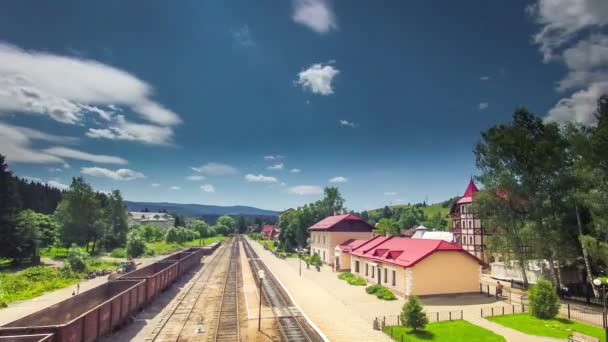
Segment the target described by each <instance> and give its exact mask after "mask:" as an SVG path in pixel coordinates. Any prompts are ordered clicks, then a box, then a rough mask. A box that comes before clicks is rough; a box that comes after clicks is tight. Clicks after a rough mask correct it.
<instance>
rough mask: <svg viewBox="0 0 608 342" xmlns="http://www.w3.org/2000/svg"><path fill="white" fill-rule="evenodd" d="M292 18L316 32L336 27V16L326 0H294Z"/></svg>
mask: <svg viewBox="0 0 608 342" xmlns="http://www.w3.org/2000/svg"><path fill="white" fill-rule="evenodd" d="M292 19H293V21H295V22H296V23H298V24H302V25H304V26H306V27H308V28H310V29H311V30H313V31H315V32H317V33H327V32H329V31H330V30H332V29H337V28H338V25H337V23H336V16H335V15H334V13H333V11H332V9H331V8H330V6H329V3H328V1H326V0H295V1H294V2H293V16H292Z"/></svg>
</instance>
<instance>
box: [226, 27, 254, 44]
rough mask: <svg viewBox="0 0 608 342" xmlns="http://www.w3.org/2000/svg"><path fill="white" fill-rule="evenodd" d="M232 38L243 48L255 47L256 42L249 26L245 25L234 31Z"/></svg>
mask: <svg viewBox="0 0 608 342" xmlns="http://www.w3.org/2000/svg"><path fill="white" fill-rule="evenodd" d="M232 38H233V39H234V41H235V42H236V43H237V44H239V45H240V46H242V47H253V46H255V41H254V40H253V37H252V36H251V30H250V29H249V26H248V25H243V26H241V27H239V28H238V29H235V30H232Z"/></svg>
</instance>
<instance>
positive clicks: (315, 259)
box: [310, 253, 323, 266]
mask: <svg viewBox="0 0 608 342" xmlns="http://www.w3.org/2000/svg"><path fill="white" fill-rule="evenodd" d="M310 264H311V265H313V266H321V265H323V262H322V261H321V256H319V253H315V254H313V255H312V256H311V257H310Z"/></svg>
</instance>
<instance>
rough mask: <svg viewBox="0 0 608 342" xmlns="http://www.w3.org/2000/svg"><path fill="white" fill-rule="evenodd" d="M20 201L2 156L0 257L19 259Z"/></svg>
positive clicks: (0, 172) (0, 179) (0, 168)
mask: <svg viewBox="0 0 608 342" xmlns="http://www.w3.org/2000/svg"><path fill="white" fill-rule="evenodd" d="M19 207H20V201H19V196H18V193H17V187H16V184H15V180H14V179H13V176H12V173H11V171H10V170H9V169H8V165H6V163H5V162H4V156H3V155H0V257H2V258H8V259H13V260H15V259H19V258H20V251H19V249H18V248H17V245H16V243H15V241H16V240H17V236H16V234H17V210H19Z"/></svg>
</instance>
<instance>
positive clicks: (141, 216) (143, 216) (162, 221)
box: [127, 211, 175, 229]
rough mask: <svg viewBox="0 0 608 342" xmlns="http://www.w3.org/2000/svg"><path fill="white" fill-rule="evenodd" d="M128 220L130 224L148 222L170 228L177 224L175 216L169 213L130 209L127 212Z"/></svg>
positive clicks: (148, 223)
mask: <svg viewBox="0 0 608 342" xmlns="http://www.w3.org/2000/svg"><path fill="white" fill-rule="evenodd" d="M127 222H128V224H129V226H133V225H137V224H147V225H151V226H154V227H157V228H161V229H168V228H171V227H173V226H174V225H175V218H174V217H173V216H171V215H169V214H167V213H149V212H143V211H129V212H128V213H127Z"/></svg>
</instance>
